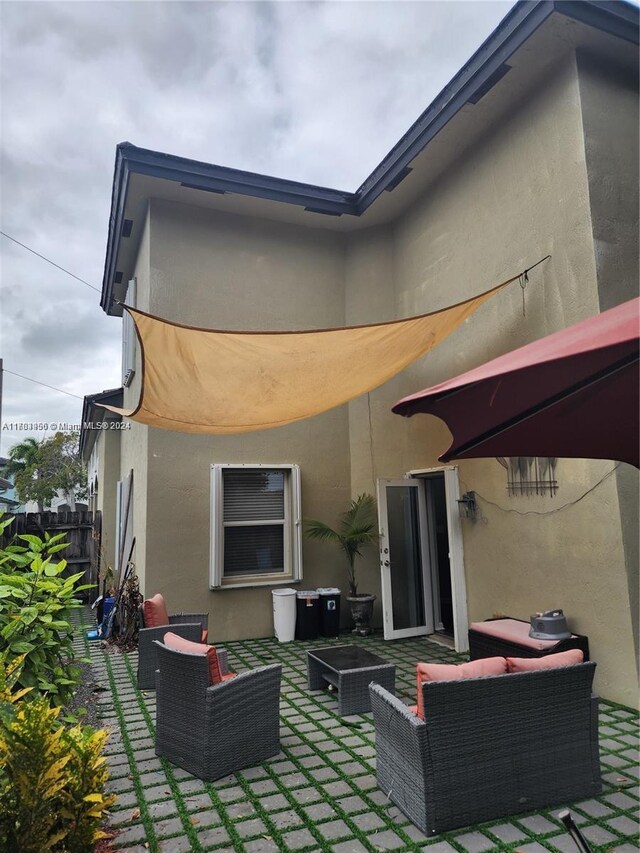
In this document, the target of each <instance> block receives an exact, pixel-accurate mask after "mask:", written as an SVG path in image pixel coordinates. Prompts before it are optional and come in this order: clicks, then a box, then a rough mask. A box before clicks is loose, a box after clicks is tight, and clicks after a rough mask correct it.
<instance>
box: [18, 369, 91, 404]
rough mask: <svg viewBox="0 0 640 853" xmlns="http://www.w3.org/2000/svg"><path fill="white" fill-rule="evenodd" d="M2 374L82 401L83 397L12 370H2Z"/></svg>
mask: <svg viewBox="0 0 640 853" xmlns="http://www.w3.org/2000/svg"><path fill="white" fill-rule="evenodd" d="M2 372H3V373H10V374H11V375H12V376H19V377H20V379H26V380H27V382H34V383H35V384H36V385H43V386H44V387H45V388H50V389H51V390H52V391H59V392H60V393H61V394H66V395H67V397H75V398H76V400H84V397H78V395H77V394H72V393H71V392H70V391H63V390H62V388H55V387H54V386H53V385H47V383H46V382H39V381H38V380H37V379H31V377H30V376H23V375H22V374H21V373H15V372H14V371H13V370H7V368H6V367H3V368H2Z"/></svg>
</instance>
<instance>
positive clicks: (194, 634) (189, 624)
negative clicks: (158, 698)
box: [138, 605, 229, 690]
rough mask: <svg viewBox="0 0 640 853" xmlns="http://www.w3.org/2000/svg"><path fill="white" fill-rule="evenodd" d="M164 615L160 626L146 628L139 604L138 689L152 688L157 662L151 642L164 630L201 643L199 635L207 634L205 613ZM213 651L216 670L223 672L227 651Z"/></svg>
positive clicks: (226, 666)
mask: <svg viewBox="0 0 640 853" xmlns="http://www.w3.org/2000/svg"><path fill="white" fill-rule="evenodd" d="M167 618H168V620H169V621H168V622H167V623H166V624H164V625H156V626H155V627H148V626H146V625H145V618H144V606H143V605H140V607H139V608H138V621H139V626H140V630H139V633H138V687H139V688H140V689H141V690H154V689H155V686H156V669H157V668H158V662H157V659H156V647H155V645H154V641H155V640H162V639H163V637H164V635H165V634H166V633H167V630H171V631H173V633H174V634H178V635H179V636H180V637H184V639H185V640H192V641H193V642H194V643H199V642H202V641H203V636H204V637H205V638H206V636H207V634H206V632H207V628H208V622H209V614H208V613H174V614H171V615H169V616H167ZM217 652H218V661H219V664H220V671H221V672H223V673H226V672H228V671H229V670H228V665H227V652H226V650H225V649H223V648H221V647H218V648H217Z"/></svg>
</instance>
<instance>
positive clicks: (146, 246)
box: [120, 214, 151, 589]
mask: <svg viewBox="0 0 640 853" xmlns="http://www.w3.org/2000/svg"><path fill="white" fill-rule="evenodd" d="M150 238H151V233H150V218H149V216H148V214H147V217H146V221H145V225H144V229H143V233H142V237H141V241H140V248H139V250H138V257H137V260H136V267H135V273H134V275H135V278H136V307H138V308H140V309H141V310H142V311H148V310H149V283H150V275H149V250H150ZM141 377H142V363H141V360H140V348H139V346H137V345H136V359H135V375H134V377H133V381H132V383H131V385H130V386H129V387H128V388H125V389H124V395H123V408H125V409H127V408H134V407H135V405H136V404H137V402H138V398H139V397H140V383H141ZM127 424H128V429H126V430H122V433H121V439H120V442H121V443H120V479H121V480H125V479H126V478H127V477H128V476H129V472H130V471H132V470H133V472H134V475H133V494H132V496H131V500H132V502H133V516H132V517H133V535H134V536H135V539H136V545H135V550H134V552H133V561H134V562H135V566H136V571H137V573H138V577H139V579H140V588H141V589H144V588H145V571H146V565H147V562H146V551H147V531H148V529H149V527H150V522H149V518H148V512H147V496H148V488H149V487H148V477H147V471H148V453H149V442H148V436H149V430H148V427H146V426H144V425H143V424H138V423H136V422H135V421H131V420H128V419H127Z"/></svg>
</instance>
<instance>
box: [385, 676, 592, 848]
mask: <svg viewBox="0 0 640 853" xmlns="http://www.w3.org/2000/svg"><path fill="white" fill-rule="evenodd" d="M595 666H596V665H595V663H580V664H576V665H574V666H565V667H561V668H555V669H545V670H541V671H537V672H517V673H511V674H506V675H496V676H489V677H484V678H469V679H465V680H458V681H440V682H437V681H432V682H425V683H424V684H422V685H421V689H422V701H423V706H424V709H425V711H424V716H425V719H424V720H422V719H420V718H419V717H418V716H416V714H414V713H412V712H411V711H410V710H409V709H408V708H407V707H406V706H405V705H404V704H403V703H402V702H401V701H400V700H399V699H396V697H395V696H392V695H391V694H390V693H388V692H387V691H386V690H384V688H382V687H380V686H379V685H377V684H371V685H370V687H369V691H370V694H371V708H372V711H373V717H374V722H375V730H376V772H377V777H378V784H379V786H380V788H381V789H382V790H383V791H384V792H385V793H386V794H387V795H388V797H389V799H390V800H391V801H392V802H393V803H395V805H397V806H398V808H399V809H400V810H401V811H402V812H404V814H405V815H406V816H407V817H408V818H409V819H410V820H411V821H412V822H413V823H414V824H415V825H416V826H417V827H418V828H419V829H421V830H422V831H423V832H424V833H425V834H427V835H435V834H437V833H440V832H444V831H446V830H449V829H455V828H458V827H463V826H469V825H471V824H475V823H479V822H482V821H486V820H491V819H494V818H499V817H504V816H507V815H513V814H518V813H520V812H525V811H529V810H531V809H539V808H543V807H546V806H555V805H558V806H560V805H566V804H568V803H571V802H573V801H575V800H579V799H587V798H590V797H593V796H594V795H596V794H598V793H599V792H600V791H601V787H602V786H601V781H600V764H599V753H598V729H597V724H598V721H597V716H598V706H597V699H596V697H595V696H592V693H591V687H592V683H593V675H594V670H595Z"/></svg>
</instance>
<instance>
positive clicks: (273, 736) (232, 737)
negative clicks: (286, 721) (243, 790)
mask: <svg viewBox="0 0 640 853" xmlns="http://www.w3.org/2000/svg"><path fill="white" fill-rule="evenodd" d="M155 645H156V647H157V655H158V664H159V669H158V671H157V672H156V754H157V755H159V756H163V757H164V758H167V759H168V760H169V761H171V762H172V763H173V764H177V765H178V767H182V768H183V769H184V770H187V771H188V772H189V773H192V774H193V775H194V776H197V777H198V779H202V780H204V781H207V782H210V781H213V780H214V779H220V778H222V777H223V776H226V775H227V774H229V773H233V772H235V771H236V770H242V769H243V768H246V767H253V766H255V765H257V764H260V763H261V762H262V761H265V760H266V759H267V758H270V757H271V756H273V755H277V754H278V752H279V751H280V717H279V711H280V707H279V706H280V680H281V675H282V667H281V666H280V665H279V664H273V665H271V666H264V667H260V668H258V669H253V670H249V671H248V672H241V673H239V674H238V675H237V676H236V677H235V678H233V679H231V680H229V681H224V682H222V683H221V684H215V685H213V686H210V678H209V668H208V663H207V659H206V657H203V656H201V655H194V654H188V653H186V652H179V651H174V650H173V649H169V648H167V647H166V646H165V645H163V644H162V643H159V642H157V641H156V642H155Z"/></svg>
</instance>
